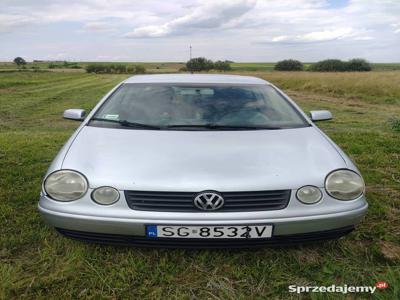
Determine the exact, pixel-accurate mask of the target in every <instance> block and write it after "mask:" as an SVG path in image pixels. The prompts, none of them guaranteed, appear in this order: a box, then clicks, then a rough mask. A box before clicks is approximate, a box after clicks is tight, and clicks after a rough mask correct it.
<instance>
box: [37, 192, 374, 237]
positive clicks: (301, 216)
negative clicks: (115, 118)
mask: <svg viewBox="0 0 400 300" xmlns="http://www.w3.org/2000/svg"><path fill="white" fill-rule="evenodd" d="M367 208H368V204H367V203H366V201H365V198H364V196H362V197H360V198H358V199H356V200H352V201H338V200H335V199H333V198H331V197H329V195H327V194H326V193H324V197H323V200H322V201H321V202H319V203H318V204H315V205H305V204H302V203H300V202H299V201H297V200H296V199H295V193H293V192H292V196H291V199H290V201H289V205H288V206H287V207H286V208H285V209H282V210H276V211H253V212H225V213H221V212H220V213H218V212H208V213H204V212H199V213H178V212H154V211H136V210H132V209H130V208H129V207H128V206H127V203H126V201H125V199H124V196H123V193H121V199H120V200H119V201H118V202H117V203H116V204H114V205H111V206H102V205H98V204H96V203H94V202H93V201H92V200H91V199H90V193H87V195H86V196H85V197H84V198H82V199H80V200H77V201H73V202H68V203H61V202H57V201H54V200H51V199H49V198H48V197H46V196H44V195H42V196H41V198H40V202H39V211H40V213H41V215H42V216H43V218H44V220H45V221H46V222H47V223H48V224H49V225H50V226H52V227H55V228H57V229H60V231H62V230H67V231H72V232H83V233H98V234H111V235H125V236H133V237H144V236H145V228H146V225H156V224H164V225H182V224H185V225H246V224H248V225H251V224H262V223H266V224H273V226H274V229H273V237H275V236H289V235H295V234H307V233H312V232H314V233H318V232H325V231H331V230H339V229H342V228H353V227H354V226H355V225H356V224H358V223H359V222H360V220H361V219H362V217H363V216H364V215H365V213H366V211H367Z"/></svg>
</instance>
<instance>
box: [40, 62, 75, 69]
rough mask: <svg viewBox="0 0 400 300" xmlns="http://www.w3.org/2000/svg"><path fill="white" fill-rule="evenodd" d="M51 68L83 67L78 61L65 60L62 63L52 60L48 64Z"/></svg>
mask: <svg viewBox="0 0 400 300" xmlns="http://www.w3.org/2000/svg"><path fill="white" fill-rule="evenodd" d="M48 68H49V69H82V67H81V66H80V65H78V63H76V62H68V61H63V62H60V63H56V62H51V63H49V65H48Z"/></svg>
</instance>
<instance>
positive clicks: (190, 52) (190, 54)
mask: <svg viewBox="0 0 400 300" xmlns="http://www.w3.org/2000/svg"><path fill="white" fill-rule="evenodd" d="M189 58H190V59H192V45H190V47H189Z"/></svg>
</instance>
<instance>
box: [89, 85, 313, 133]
mask: <svg viewBox="0 0 400 300" xmlns="http://www.w3.org/2000/svg"><path fill="white" fill-rule="evenodd" d="M90 125H94V126H102V127H123V128H132V127H133V128H142V129H175V130H179V129H182V130H187V129H195V128H201V129H206V130H218V129H223V128H225V129H235V128H237V129H240V128H241V129H282V128H298V127H305V126H309V124H308V123H307V122H306V121H305V119H304V118H303V117H302V116H301V114H300V113H299V112H298V111H297V110H296V108H294V107H293V106H292V105H291V104H290V103H289V102H288V101H287V100H286V99H285V98H284V97H283V96H282V95H280V94H279V92H277V91H276V90H275V89H274V88H273V87H271V86H269V85H212V84H207V85H187V84H154V83H153V84H130V83H128V84H123V85H122V86H121V87H120V88H118V89H117V90H116V92H114V93H113V94H112V95H111V96H110V97H109V98H108V99H107V100H106V102H105V103H104V104H103V105H102V106H101V107H100V109H98V111H97V112H96V113H95V115H94V117H93V118H92V120H91V123H90ZM178 128H179V129H178Z"/></svg>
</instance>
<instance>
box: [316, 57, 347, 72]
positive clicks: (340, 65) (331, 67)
mask: <svg viewBox="0 0 400 300" xmlns="http://www.w3.org/2000/svg"><path fill="white" fill-rule="evenodd" d="M310 70H311V71H316V72H344V71H347V66H346V62H344V61H341V60H340V59H325V60H321V61H319V62H317V63H315V64H313V65H311V67H310Z"/></svg>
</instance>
